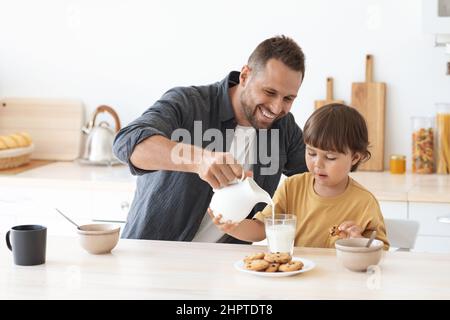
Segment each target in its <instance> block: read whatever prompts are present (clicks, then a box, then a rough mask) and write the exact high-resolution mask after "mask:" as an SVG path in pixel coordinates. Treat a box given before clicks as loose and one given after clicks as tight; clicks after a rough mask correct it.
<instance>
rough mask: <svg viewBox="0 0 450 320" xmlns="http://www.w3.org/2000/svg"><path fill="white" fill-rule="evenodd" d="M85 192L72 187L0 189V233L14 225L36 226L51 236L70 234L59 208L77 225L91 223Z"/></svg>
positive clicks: (73, 232)
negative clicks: (38, 225) (41, 227)
mask: <svg viewBox="0 0 450 320" xmlns="http://www.w3.org/2000/svg"><path fill="white" fill-rule="evenodd" d="M88 196H89V193H86V192H84V191H80V190H77V189H73V188H60V189H57V188H47V187H42V188H41V187H19V186H10V187H8V188H7V189H6V188H0V208H1V210H2V214H1V217H0V222H1V231H2V232H3V231H4V229H6V230H8V229H10V228H11V227H12V226H14V225H22V224H40V225H44V226H46V227H47V233H48V234H51V235H74V234H75V231H76V229H75V227H74V226H73V225H71V224H70V223H69V222H68V221H67V220H65V219H64V218H63V217H62V216H60V215H59V214H58V213H57V212H56V210H55V208H58V209H60V210H61V211H62V212H64V213H65V214H66V215H68V216H69V217H71V218H72V219H73V220H74V221H75V222H77V223H79V224H84V223H89V222H90V221H91V210H90V208H89V201H88Z"/></svg>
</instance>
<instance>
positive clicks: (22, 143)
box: [0, 132, 32, 150]
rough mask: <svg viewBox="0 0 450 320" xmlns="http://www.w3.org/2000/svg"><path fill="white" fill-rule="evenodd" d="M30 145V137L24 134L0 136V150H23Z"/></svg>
mask: <svg viewBox="0 0 450 320" xmlns="http://www.w3.org/2000/svg"><path fill="white" fill-rule="evenodd" d="M31 143H32V140H31V137H30V135H29V134H28V133H26V132H20V133H15V134H10V135H3V136H0V150H5V149H14V148H25V147H28V146H30V145H31Z"/></svg>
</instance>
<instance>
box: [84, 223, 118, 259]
mask: <svg viewBox="0 0 450 320" xmlns="http://www.w3.org/2000/svg"><path fill="white" fill-rule="evenodd" d="M77 231H78V234H79V237H80V243H81V246H82V247H83V248H84V249H85V250H86V251H87V252H89V253H92V254H103V253H109V252H111V250H112V249H114V247H115V246H116V244H117V242H118V241H119V232H120V227H118V226H116V225H113V224H103V223H97V224H85V225H82V226H80V228H79V229H78V230H77Z"/></svg>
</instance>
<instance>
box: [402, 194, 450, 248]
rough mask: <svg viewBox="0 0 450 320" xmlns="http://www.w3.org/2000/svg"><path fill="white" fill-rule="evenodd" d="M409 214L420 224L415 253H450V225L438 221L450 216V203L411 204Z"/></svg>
mask: <svg viewBox="0 0 450 320" xmlns="http://www.w3.org/2000/svg"><path fill="white" fill-rule="evenodd" d="M408 212H409V218H410V219H411V220H415V221H418V222H419V223H420V227H419V234H418V237H417V240H416V245H415V248H414V250H415V251H424V252H447V253H450V224H448V223H442V222H439V221H438V218H439V217H441V216H450V203H430V202H410V203H409V210H408Z"/></svg>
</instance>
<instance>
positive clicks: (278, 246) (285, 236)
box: [266, 224, 295, 254]
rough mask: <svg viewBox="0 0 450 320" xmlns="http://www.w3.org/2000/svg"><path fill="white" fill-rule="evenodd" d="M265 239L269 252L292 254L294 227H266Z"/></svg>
mask: <svg viewBox="0 0 450 320" xmlns="http://www.w3.org/2000/svg"><path fill="white" fill-rule="evenodd" d="M266 237H267V241H268V244H269V250H270V252H289V253H290V254H292V251H293V248H294V239H295V226H293V225H283V224H278V225H272V226H267V227H266Z"/></svg>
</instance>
